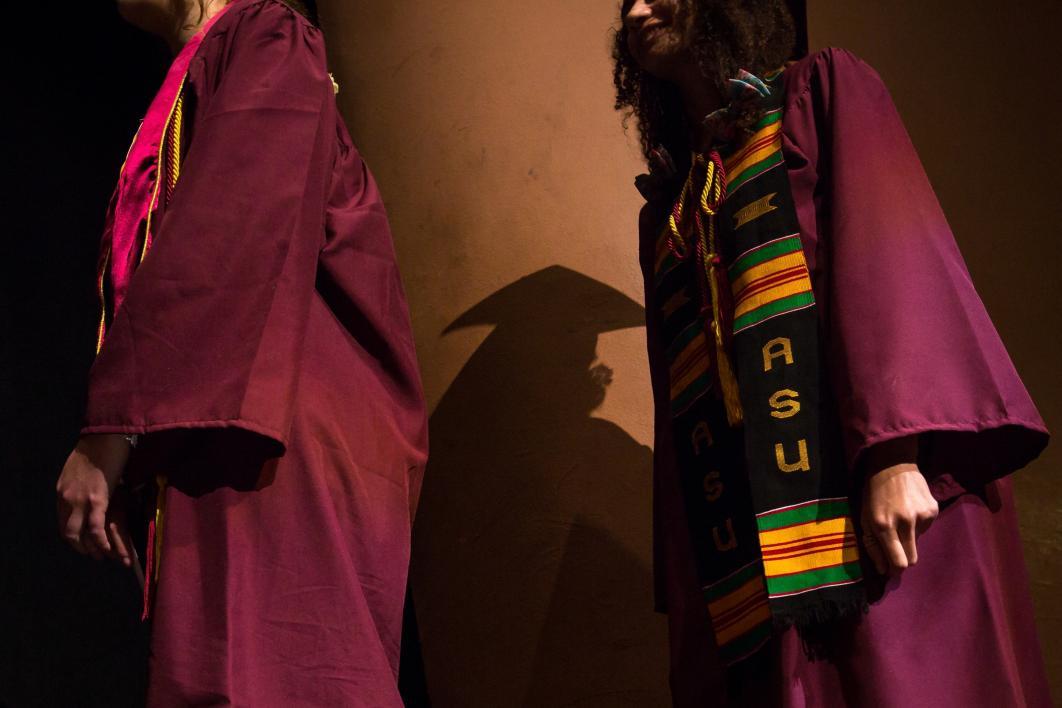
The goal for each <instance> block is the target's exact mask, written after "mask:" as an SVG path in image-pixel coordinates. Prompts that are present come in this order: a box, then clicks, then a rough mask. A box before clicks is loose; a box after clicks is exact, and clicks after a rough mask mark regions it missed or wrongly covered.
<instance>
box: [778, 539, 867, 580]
mask: <svg viewBox="0 0 1062 708" xmlns="http://www.w3.org/2000/svg"><path fill="white" fill-rule="evenodd" d="M857 560H859V549H858V548H856V544H855V538H854V537H853V538H852V539H851V544H850V545H849V546H845V547H844V548H834V549H831V550H825V551H819V552H818V553H809V554H808V555H806V556H797V557H796V558H786V559H785V560H764V561H763V570H764V572H765V573H767V575H770V576H776V575H789V574H792V573H803V572H804V571H806V570H816V569H817V568H829V567H831V566H835V565H842V564H844V563H851V562H852V561H857Z"/></svg>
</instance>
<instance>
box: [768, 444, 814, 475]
mask: <svg viewBox="0 0 1062 708" xmlns="http://www.w3.org/2000/svg"><path fill="white" fill-rule="evenodd" d="M797 451H798V454H799V455H800V459H799V460H797V461H796V462H786V459H785V447H784V446H783V445H782V443H777V444H776V445H775V446H774V457H775V460H777V462H778V469H779V470H781V471H782V472H786V473H789V472H808V471H810V470H811V465H810V464H809V463H808V441H807V440H800V441H798V442H797Z"/></svg>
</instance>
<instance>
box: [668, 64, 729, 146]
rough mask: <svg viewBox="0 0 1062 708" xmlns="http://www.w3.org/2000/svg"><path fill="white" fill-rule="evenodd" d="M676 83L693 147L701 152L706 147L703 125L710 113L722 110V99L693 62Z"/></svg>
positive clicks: (678, 77)
mask: <svg viewBox="0 0 1062 708" xmlns="http://www.w3.org/2000/svg"><path fill="white" fill-rule="evenodd" d="M674 83H675V85H676V86H678V89H679V93H680V94H681V95H682V107H683V110H685V112H686V122H687V123H688V124H689V126H690V132H691V135H690V140H691V145H692V146H693V148H694V149H695V150H700V149H702V148H703V147H704V146H703V145H701V142H703V140H702V139H703V134H702V133H703V129H702V126H701V123H702V121H703V120H704V117H705V116H707V115H708V114H709V113H711V112H712V111H715V110H717V109H719V108H722V106H723V100H722V97H721V96H720V95H719V91H717V90H716V87H715V85H714V84H713V83H712V82H711V81H709V80H708V78H707V77H705V75H704V74H703V73H701V70H700V67H699V66H697V65H696V64H695V63H692V62H691V63H690V64H689V65H688V66H687V67H686V68H685V69H684V70H683V71H682V72H681V74H680V75H679V76H677V77H676V79H675V82H674Z"/></svg>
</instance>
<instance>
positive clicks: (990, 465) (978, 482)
mask: <svg viewBox="0 0 1062 708" xmlns="http://www.w3.org/2000/svg"><path fill="white" fill-rule="evenodd" d="M792 71H793V72H794V74H793V75H792V76H790V77H789V79H788V80H789V88H788V91H789V95H788V97H787V109H786V115H785V121H784V123H785V133H786V136H785V149H786V151H787V153H788V154H787V162H788V163H789V168H790V179H791V182H792V184H793V186H794V197H795V200H796V202H797V204H798V210H799V212H800V213H799V216H800V221H801V230H802V236H803V238H804V239H805V250H806V251H808V256H809V262H810V264H811V265H812V268H813V278H814V283H815V289H816V295H817V297H818V300H819V302H820V304H822V305H823V312H822V316H823V319H824V324H825V327H824V329H825V337H826V339H827V352H828V365H829V367H830V376H831V382H832V386H833V389H834V394H835V397H836V401H837V404H838V409H839V417H840V421H841V427H842V433H843V442H844V449H845V455H846V458H847V462H848V465H849V468H850V469H856V468H857V465H858V463H859V460H860V457H861V455H862V454H863V453H864V452H865V451H866V450H867V448H869V447H871V446H872V445H874V444H876V443H880V442H883V441H886V440H889V439H892V438H896V437H901V436H906V435H913V434H921V435H922V451H923V452H922V457H923V459H921V460H920V463H921V467H922V470H923V472H925V473H926V474H927V477H929V479H930V481H931V483H932V484H933V488H934V493H935V494H937V496H938V497H941V498H947V497H950V496H954V495H955V494H958V493H961V492H962V491H963V490H964V489H969V490H972V489H976V488H978V487H980V486H983V485H984V484H986V483H988V482H990V481H992V480H993V479H996V478H998V477H1000V476H1002V475H1005V474H1008V473H1010V472H1013V471H1014V470H1017V469H1019V468H1021V467H1023V466H1024V465H1026V464H1028V463H1029V462H1030V461H1031V460H1033V459H1034V458H1035V457H1036V456H1037V455H1038V454H1039V453H1040V451H1041V450H1042V449H1043V448H1044V446H1045V445H1046V443H1047V438H1048V434H1047V430H1046V428H1045V426H1044V423H1043V421H1042V420H1041V418H1040V415H1039V413H1038V412H1037V410H1036V407H1035V406H1034V405H1033V402H1032V400H1031V399H1030V397H1029V394H1028V393H1027V391H1026V390H1025V387H1024V386H1023V385H1022V382H1021V380H1020V379H1019V377H1018V374H1017V373H1016V371H1015V368H1014V365H1013V364H1012V363H1011V360H1010V358H1009V356H1008V354H1007V351H1006V349H1005V348H1004V346H1003V342H1002V341H1001V340H1000V337H999V335H998V334H997V332H996V330H995V328H994V327H993V325H992V322H991V321H990V319H989V317H988V314H987V312H986V311H985V307H984V305H983V304H982V302H981V300H980V298H979V297H978V295H977V292H976V291H975V290H974V286H973V283H972V281H971V279H970V274H969V272H968V271H967V269H966V266H965V264H964V262H963V259H962V256H961V255H960V253H959V249H958V247H957V245H956V243H955V240H954V238H953V236H952V233H951V230H950V229H949V227H948V224H947V221H946V220H945V217H944V214H943V212H942V211H941V208H940V205H939V204H938V202H937V199H936V197H935V195H934V194H933V190H932V188H931V186H930V184H929V180H928V178H927V177H926V174H925V171H924V170H923V168H922V165H921V163H920V161H919V159H918V156H917V154H916V153H915V150H914V146H913V145H912V144H911V140H910V138H909V137H908V135H907V132H906V130H905V129H904V126H903V123H902V122H901V119H900V116H899V115H898V113H897V110H896V108H895V106H894V105H893V102H892V100H891V99H890V97H889V94H888V91H887V90H886V88H885V86H884V85H883V83H882V81H881V79H880V78H879V77H878V75H877V74H876V73H875V72H874V71H873V70H872V69H871V68H870V67H869V66H867V65H866V64H865V63H864V62H862V61H861V60H859V59H858V58H856V57H855V56H853V55H852V54H851V53H849V52H846V51H843V50H836V49H831V50H825V51H823V52H820V53H818V54H817V55H815V56H814V57H812V58H811V59H809V60H806V61H804V62H801V63H800V64H798V65H796V66H795V67H794V68H793V70H792ZM1007 239H1008V241H1009V237H1007Z"/></svg>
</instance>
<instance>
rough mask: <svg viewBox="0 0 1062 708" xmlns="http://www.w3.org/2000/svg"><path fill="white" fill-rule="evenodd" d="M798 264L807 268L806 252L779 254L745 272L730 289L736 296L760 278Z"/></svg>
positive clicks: (734, 281)
mask: <svg viewBox="0 0 1062 708" xmlns="http://www.w3.org/2000/svg"><path fill="white" fill-rule="evenodd" d="M797 266H804V267H805V268H807V264H806V263H805V261H804V252H803V251H795V252H793V253H787V254H786V255H784V256H778V257H777V258H772V259H771V260H769V261H764V262H763V263H760V264H759V265H755V266H753V267H751V268H749V269H748V270H746V271H745V272H744V273H742V274H741V275H739V276H738V277H737V278H735V279H734V280H733V281H731V283H730V289H731V291H732V292H733V293H734V295H735V296H737V294H738V293H739V292H741V291H742V290H743V289H744V288H745V287H746V286H747V285H748V284H749V283H751V282H752V281H754V280H759V279H760V278H766V277H768V276H770V275H774V274H775V273H780V272H781V271H783V270H788V269H790V268H795V267H797Z"/></svg>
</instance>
